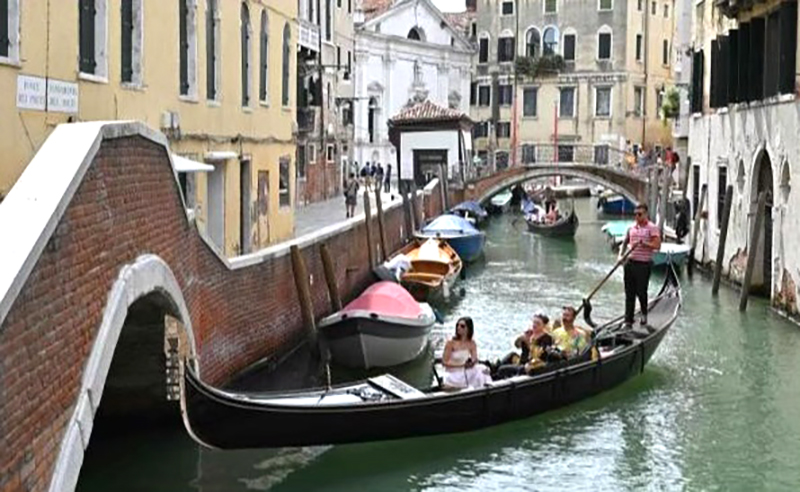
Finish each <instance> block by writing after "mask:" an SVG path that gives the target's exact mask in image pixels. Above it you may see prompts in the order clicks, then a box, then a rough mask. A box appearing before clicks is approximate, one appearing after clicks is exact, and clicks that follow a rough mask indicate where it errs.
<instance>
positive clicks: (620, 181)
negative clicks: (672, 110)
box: [464, 162, 649, 203]
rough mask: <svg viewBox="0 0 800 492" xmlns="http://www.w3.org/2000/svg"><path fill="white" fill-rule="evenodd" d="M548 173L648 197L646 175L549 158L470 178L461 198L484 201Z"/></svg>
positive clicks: (639, 200) (633, 198)
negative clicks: (550, 160)
mask: <svg viewBox="0 0 800 492" xmlns="http://www.w3.org/2000/svg"><path fill="white" fill-rule="evenodd" d="M551 176H564V177H570V178H578V179H583V180H585V181H589V182H592V183H596V184H598V185H601V186H603V187H604V188H607V189H610V190H613V191H614V192H616V193H619V194H621V195H623V196H625V197H627V198H628V199H630V200H631V201H633V202H634V203H642V202H646V201H647V197H648V191H649V183H648V180H647V178H646V177H644V176H642V175H639V174H636V173H633V172H630V171H626V170H623V169H622V168H621V167H619V166H617V165H607V164H606V165H602V164H579V163H562V162H552V163H537V164H529V165H525V166H517V167H512V168H507V169H503V170H501V171H498V172H496V173H494V174H492V175H490V176H486V177H484V178H479V179H477V180H475V181H472V182H469V183H467V186H466V188H465V189H464V199H465V200H476V201H478V202H481V203H484V202H486V201H488V200H489V199H490V198H491V197H492V196H494V195H496V194H498V193H500V192H501V191H503V190H505V189H508V188H511V187H513V186H514V185H516V184H519V183H524V182H525V181H529V180H532V179H537V178H547V177H551Z"/></svg>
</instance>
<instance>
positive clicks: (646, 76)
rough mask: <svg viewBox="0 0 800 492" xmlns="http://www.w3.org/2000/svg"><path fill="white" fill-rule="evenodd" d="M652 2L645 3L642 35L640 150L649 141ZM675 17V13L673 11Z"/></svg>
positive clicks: (648, 0) (647, 0)
mask: <svg viewBox="0 0 800 492" xmlns="http://www.w3.org/2000/svg"><path fill="white" fill-rule="evenodd" d="M651 1H652V0H646V1H645V2H644V12H642V13H643V14H644V28H643V33H642V42H643V44H644V46H643V47H642V55H643V56H644V96H643V99H644V101H642V103H643V105H644V115H643V118H642V142H641V143H640V144H639V145H640V148H644V142H645V140H646V139H647V117H648V115H647V96H648V94H649V93H650V85H649V84H648V82H649V78H650V77H649V75H650V73H649V67H648V65H649V61H650V33H649V32H648V31H649V25H650V8H651ZM673 15H674V11H673ZM657 112H658V108H656V113H657Z"/></svg>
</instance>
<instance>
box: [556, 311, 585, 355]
mask: <svg viewBox="0 0 800 492" xmlns="http://www.w3.org/2000/svg"><path fill="white" fill-rule="evenodd" d="M577 314H578V313H577V311H576V310H575V308H574V307H572V306H564V307H563V309H562V311H561V326H560V327H559V328H556V329H555V330H553V332H552V335H553V339H554V341H555V344H556V346H557V347H558V348H559V349H560V350H561V352H562V353H563V354H564V356H566V357H567V358H571V357H575V356H578V355H580V354H582V353H583V352H584V351H585V350H586V349H587V348H588V347H589V344H590V343H591V334H590V332H589V331H588V330H586V329H585V328H581V327H579V326H575V316H576V315H577Z"/></svg>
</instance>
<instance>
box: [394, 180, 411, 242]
mask: <svg viewBox="0 0 800 492" xmlns="http://www.w3.org/2000/svg"><path fill="white" fill-rule="evenodd" d="M397 188H398V191H399V192H400V196H401V197H402V199H403V214H404V215H405V224H406V237H405V239H406V240H408V239H410V238H411V237H412V235H413V234H414V222H413V219H412V218H411V203H410V202H409V200H408V188H409V186H408V182H407V181H400V182H399V183H398V184H397Z"/></svg>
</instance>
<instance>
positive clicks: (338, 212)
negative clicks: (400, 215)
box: [292, 189, 401, 239]
mask: <svg viewBox="0 0 800 492" xmlns="http://www.w3.org/2000/svg"><path fill="white" fill-rule="evenodd" d="M400 200H401V197H400V194H399V193H384V192H381V203H382V204H383V209H384V210H386V208H387V207H388V206H389V205H390V204H391V203H393V202H394V201H400ZM370 205H371V207H372V210H371V211H372V216H373V217H374V216H375V215H376V214H377V213H378V209H377V207H376V206H375V193H374V192H370ZM363 213H364V192H363V189H362V190H361V191H359V193H358V205H356V217H359V216H360V215H361V214H363ZM347 220H349V219H347V216H346V208H345V205H344V195H338V196H335V197H333V198H329V199H328V200H325V201H321V202H317V203H310V204H308V205H306V206H298V207H297V208H296V209H295V212H294V236H292V239H294V238H298V237H300V236H304V235H306V234H309V233H311V232H314V231H317V230H319V229H322V228H324V227H328V226H332V225H334V224H337V223H340V222H345V221H347Z"/></svg>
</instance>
